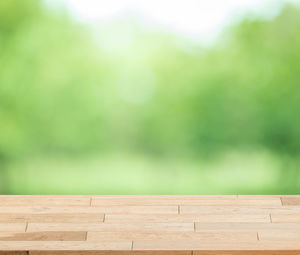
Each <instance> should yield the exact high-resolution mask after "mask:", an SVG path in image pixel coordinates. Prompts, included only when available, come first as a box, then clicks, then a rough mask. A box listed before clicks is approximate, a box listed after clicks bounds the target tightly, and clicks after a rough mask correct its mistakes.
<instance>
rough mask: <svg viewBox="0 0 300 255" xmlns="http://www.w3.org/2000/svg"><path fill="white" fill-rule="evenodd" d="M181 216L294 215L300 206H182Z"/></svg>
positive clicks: (299, 209) (299, 211)
mask: <svg viewBox="0 0 300 255" xmlns="http://www.w3.org/2000/svg"><path fill="white" fill-rule="evenodd" d="M179 209H180V214H271V213H276V214H294V213H300V207H299V206H298V207H297V206H251V207H250V206H249V207H248V206H247V207H246V206H199V205H194V206H193V205H192V206H189V205H186V206H180V208H179Z"/></svg>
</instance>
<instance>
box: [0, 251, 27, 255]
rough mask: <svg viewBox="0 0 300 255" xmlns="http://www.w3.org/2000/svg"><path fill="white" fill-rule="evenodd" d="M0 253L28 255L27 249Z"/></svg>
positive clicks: (0, 253) (1, 254)
mask: <svg viewBox="0 0 300 255" xmlns="http://www.w3.org/2000/svg"><path fill="white" fill-rule="evenodd" d="M0 255H28V252H27V251H0Z"/></svg>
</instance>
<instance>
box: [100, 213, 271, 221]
mask: <svg viewBox="0 0 300 255" xmlns="http://www.w3.org/2000/svg"><path fill="white" fill-rule="evenodd" d="M105 222H107V223H111V222H114V223H126V222H130V223H134V222H270V216H269V214H262V215H261V214H186V215H181V214H178V215H160V214H157V215H149V214H144V215H136V214H106V215H105Z"/></svg>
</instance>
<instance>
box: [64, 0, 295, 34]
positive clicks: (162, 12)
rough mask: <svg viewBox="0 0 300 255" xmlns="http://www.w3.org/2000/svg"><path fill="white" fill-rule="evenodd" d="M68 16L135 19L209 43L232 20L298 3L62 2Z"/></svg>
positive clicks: (95, 20)
mask: <svg viewBox="0 0 300 255" xmlns="http://www.w3.org/2000/svg"><path fill="white" fill-rule="evenodd" d="M64 1H65V2H66V5H67V7H68V8H69V9H70V11H71V13H73V14H74V15H75V17H77V18H78V19H80V20H81V21H84V22H89V23H93V24H94V23H99V22H107V21H110V20H115V19H119V18H121V17H124V16H125V17H126V16H131V15H134V16H135V17H137V18H138V20H141V21H142V22H146V23H148V24H151V25H153V26H158V27H162V28H164V29H169V30H171V31H173V32H176V33H179V34H183V35H186V36H189V37H200V38H203V39H204V38H206V39H211V38H214V37H215V36H216V35H217V34H218V32H219V31H220V30H221V29H222V28H223V27H224V26H226V25H228V24H229V23H230V22H232V21H233V20H236V19H238V18H239V17H241V16H242V15H244V14H246V13H249V12H254V13H255V14H257V15H259V16H264V17H268V16H274V15H276V13H277V11H278V10H279V9H280V8H279V6H281V5H282V4H283V3H284V2H296V3H299V2H300V0H64Z"/></svg>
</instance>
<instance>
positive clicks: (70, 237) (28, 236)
mask: <svg viewBox="0 0 300 255" xmlns="http://www.w3.org/2000/svg"><path fill="white" fill-rule="evenodd" d="M86 236H87V232H84V231H77V232H75V231H69V232H67V231H56V232H55V231H44V232H32V233H29V232H26V233H18V232H0V241H85V240H86Z"/></svg>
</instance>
